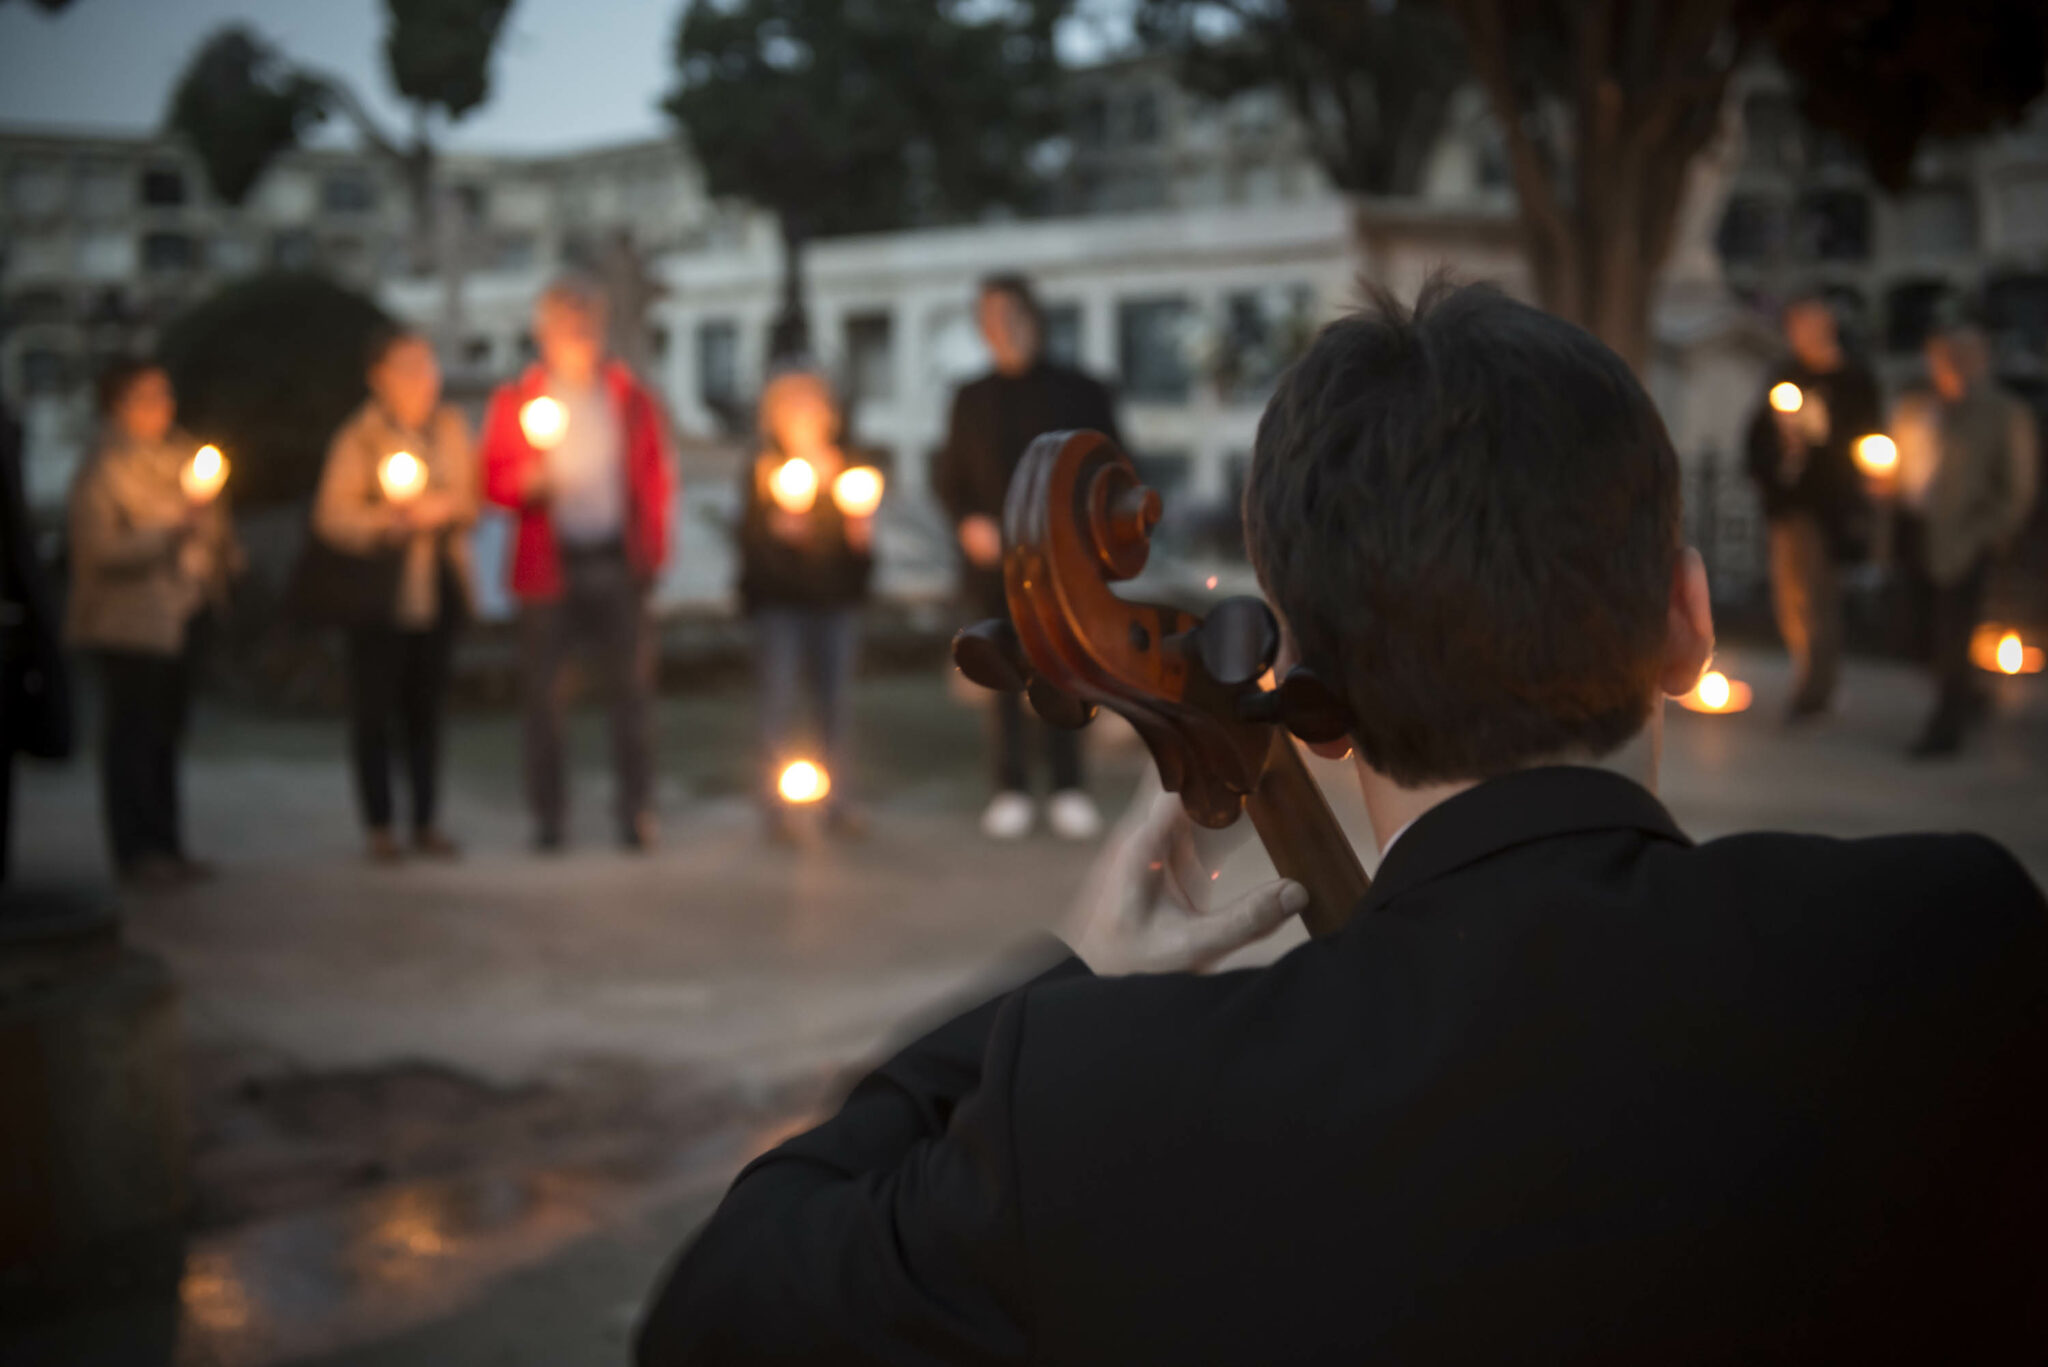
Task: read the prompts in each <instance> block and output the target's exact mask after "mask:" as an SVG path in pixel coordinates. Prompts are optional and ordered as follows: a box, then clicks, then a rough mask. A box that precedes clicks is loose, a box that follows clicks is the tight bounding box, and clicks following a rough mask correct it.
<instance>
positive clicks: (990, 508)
mask: <svg viewBox="0 0 2048 1367" xmlns="http://www.w3.org/2000/svg"><path fill="white" fill-rule="evenodd" d="M1078 429H1087V430H1089V431H1094V432H1101V433H1103V434H1104V435H1106V436H1108V437H1110V438H1111V439H1112V440H1116V441H1118V442H1119V444H1121V438H1119V437H1118V435H1117V429H1116V401H1115V400H1114V399H1113V398H1112V397H1111V395H1110V392H1109V387H1108V386H1107V385H1105V384H1103V383H1102V382H1101V381H1100V380H1096V379H1093V378H1091V377H1090V376H1088V375H1085V374H1083V373H1082V372H1080V371H1078V370H1075V369H1074V368H1072V367H1071V366H1064V365H1060V364H1058V363H1057V362H1054V361H1040V362H1039V363H1038V364H1037V365H1035V366H1033V367H1032V368H1031V369H1030V370H1028V371H1026V372H1024V373H1023V374H1022V375H1001V374H995V375H984V376H982V377H981V378H980V379H978V380H974V381H972V382H970V383H968V384H964V385H962V386H961V387H960V389H959V391H958V392H957V393H955V394H954V395H953V414H952V418H951V420H950V421H949V422H948V423H947V427H946V444H945V446H944V447H943V448H941V449H940V451H939V454H938V458H937V459H936V460H935V461H934V462H933V466H932V492H933V493H934V494H936V495H937V497H938V499H939V502H940V504H941V505H942V506H943V507H944V508H945V510H946V512H947V513H948V515H950V516H951V518H952V519H953V522H954V524H955V525H958V524H959V523H960V522H961V521H963V520H964V519H966V518H968V517H971V516H974V515H976V514H980V515H982V516H985V517H992V518H994V519H996V520H997V521H998V522H1000V521H1002V517H1003V500H1004V498H1005V497H1006V496H1007V495H1008V493H1009V490H1010V476H1011V475H1013V474H1015V473H1016V471H1017V462H1019V461H1021V460H1022V459H1024V451H1025V449H1026V448H1027V447H1029V446H1030V445H1031V443H1032V442H1034V441H1036V440H1037V439H1038V438H1039V437H1041V436H1043V435H1044V434H1046V433H1047V432H1065V431H1073V430H1078ZM961 582H962V587H963V589H964V590H965V592H966V594H967V596H968V598H969V600H970V601H971V602H972V604H973V606H974V608H975V610H976V611H978V612H982V613H987V614H994V615H999V614H1001V613H1002V612H1003V611H1004V602H1003V576H1002V573H1001V571H999V570H998V571H991V570H983V569H978V568H976V567H974V566H972V565H965V564H963V566H962V569H961Z"/></svg>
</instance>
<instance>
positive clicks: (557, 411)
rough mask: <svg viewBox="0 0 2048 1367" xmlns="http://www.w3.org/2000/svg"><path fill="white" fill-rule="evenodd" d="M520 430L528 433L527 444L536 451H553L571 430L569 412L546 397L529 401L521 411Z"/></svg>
mask: <svg viewBox="0 0 2048 1367" xmlns="http://www.w3.org/2000/svg"><path fill="white" fill-rule="evenodd" d="M519 430H520V431H522V432H524V433H526V440H527V443H528V444H529V445H531V446H532V447H533V448H534V449H535V450H537V451H550V450H553V449H554V448H555V447H556V446H558V445H560V444H561V441H562V434H563V433H564V432H566V431H568V430H569V414H568V411H567V410H566V409H564V408H563V407H562V405H561V404H559V403H557V402H555V401H554V400H553V399H550V398H548V397H547V396H546V395H542V396H541V397H540V398H538V399H529V400H527V403H526V406H525V407H524V408H522V409H520V410H519Z"/></svg>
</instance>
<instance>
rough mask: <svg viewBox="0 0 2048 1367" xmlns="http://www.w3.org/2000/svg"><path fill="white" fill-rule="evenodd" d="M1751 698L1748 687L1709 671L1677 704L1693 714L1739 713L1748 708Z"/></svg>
mask: <svg viewBox="0 0 2048 1367" xmlns="http://www.w3.org/2000/svg"><path fill="white" fill-rule="evenodd" d="M1751 696H1752V694H1751V691H1750V687H1749V685H1748V684H1746V683H1744V682H1742V680H1740V679H1731V678H1729V677H1728V676H1727V675H1726V674H1723V673H1722V672H1721V671H1720V670H1718V669H1710V670H1708V671H1707V672H1706V673H1704V674H1702V675H1700V681H1699V682H1698V683H1696V684H1694V685H1693V689H1692V692H1690V693H1687V694H1685V695H1684V696H1683V697H1681V698H1679V700H1678V703H1679V706H1681V707H1684V708H1686V709H1687V710H1689V711H1693V712H1717V713H1718V712H1741V711H1744V710H1745V709H1747V708H1748V707H1749V704H1750V699H1751Z"/></svg>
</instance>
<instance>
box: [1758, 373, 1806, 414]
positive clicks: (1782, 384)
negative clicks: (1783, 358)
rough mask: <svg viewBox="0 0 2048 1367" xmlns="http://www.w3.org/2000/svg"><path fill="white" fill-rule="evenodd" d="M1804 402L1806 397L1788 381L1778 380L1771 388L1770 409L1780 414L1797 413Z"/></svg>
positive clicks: (1796, 386)
mask: <svg viewBox="0 0 2048 1367" xmlns="http://www.w3.org/2000/svg"><path fill="white" fill-rule="evenodd" d="M1752 392H1754V391H1752ZM1805 402H1806V396H1805V395H1804V394H1802V393H1800V392H1799V386H1798V385H1796V384H1793V383H1792V382H1791V381H1790V380H1780V381H1779V382H1778V383H1776V384H1774V385H1772V386H1771V407H1773V408H1775V409H1777V410H1778V411H1779V412H1780V413H1797V412H1798V411H1799V409H1800V407H1801V405H1803V404H1804V403H1805Z"/></svg>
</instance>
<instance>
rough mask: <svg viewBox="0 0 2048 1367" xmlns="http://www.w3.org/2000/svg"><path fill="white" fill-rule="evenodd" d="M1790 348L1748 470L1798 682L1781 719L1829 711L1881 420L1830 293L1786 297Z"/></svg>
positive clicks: (1759, 415) (1753, 437)
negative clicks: (1861, 453) (1863, 463)
mask: <svg viewBox="0 0 2048 1367" xmlns="http://www.w3.org/2000/svg"><path fill="white" fill-rule="evenodd" d="M1783 324H1784V329H1785V341H1786V344H1787V346H1788V347H1789V349H1790V352H1791V355H1790V356H1789V358H1788V359H1787V360H1786V362H1785V363H1784V364H1783V365H1781V366H1780V367H1779V368H1778V369H1776V370H1775V371H1773V372H1772V373H1771V374H1770V376H1769V377H1768V380H1767V383H1766V384H1765V392H1764V397H1763V399H1762V401H1761V402H1760V403H1759V404H1758V405H1757V411H1756V416H1755V417H1754V418H1753V419H1752V420H1751V422H1750V426H1749V439H1748V468H1749V476H1750V478H1751V479H1752V480H1753V481H1755V483H1756V486H1757V492H1758V494H1759V495H1760V497H1761V499H1762V502H1763V511H1764V518H1765V521H1766V522H1767V524H1768V525H1769V529H1770V548H1771V590H1772V600H1773V603H1774V604H1775V606H1776V608H1777V616H1778V632H1779V635H1781V636H1782V637H1783V638H1784V641H1785V648H1786V649H1787V650H1788V651H1790V652H1791V655H1792V664H1793V672H1794V675H1795V683H1794V686H1793V691H1792V701H1791V704H1790V706H1789V708H1788V709H1787V713H1786V719H1787V720H1788V721H1790V722H1795V723H1796V722H1801V721H1806V720H1808V719H1811V718H1813V717H1817V716H1819V715H1820V714H1822V713H1823V712H1825V711H1827V709H1828V706H1829V704H1830V703H1832V702H1833V700H1834V694H1835V684H1836V682H1837V680H1838V679H1839V677H1840V675H1841V664H1842V577H1841V569H1840V566H1841V564H1842V563H1843V562H1844V561H1847V560H1851V559H1853V558H1855V556H1856V555H1858V554H1860V553H1861V551H1862V549H1863V548H1862V546H1861V545H1860V544H1859V543H1860V541H1861V539H1862V538H1863V536H1864V535H1865V534H1866V533H1867V527H1866V523H1867V518H1868V509H1867V505H1866V502H1865V499H1864V495H1863V489H1862V479H1861V477H1860V476H1859V475H1858V473H1857V470H1856V461H1855V455H1854V451H1855V445H1856V442H1857V440H1858V439H1859V438H1861V437H1864V436H1866V435H1868V434H1869V433H1872V432H1876V431H1877V430H1878V429H1879V424H1880V423H1881V422H1882V421H1883V416H1884V415H1883V413H1882V411H1881V404H1880V399H1879V397H1878V390H1877V381H1876V380H1875V379H1874V378H1873V377H1872V375H1871V373H1870V370H1869V368H1868V367H1866V366H1864V365H1863V364H1862V363H1861V362H1859V361H1857V360H1855V359H1853V358H1851V357H1850V356H1849V354H1848V353H1847V352H1846V351H1845V350H1844V349H1843V347H1842V343H1841V336H1840V333H1839V330H1838V328H1837V326H1836V323H1835V314H1834V310H1833V308H1832V307H1831V306H1830V305H1829V303H1828V301H1827V300H1826V299H1825V298H1823V297H1822V296H1820V295H1818V294H1805V295H1800V296H1798V297H1796V298H1794V299H1793V300H1791V301H1790V302H1789V303H1787V304H1786V305H1785V309H1784V314H1783Z"/></svg>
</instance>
